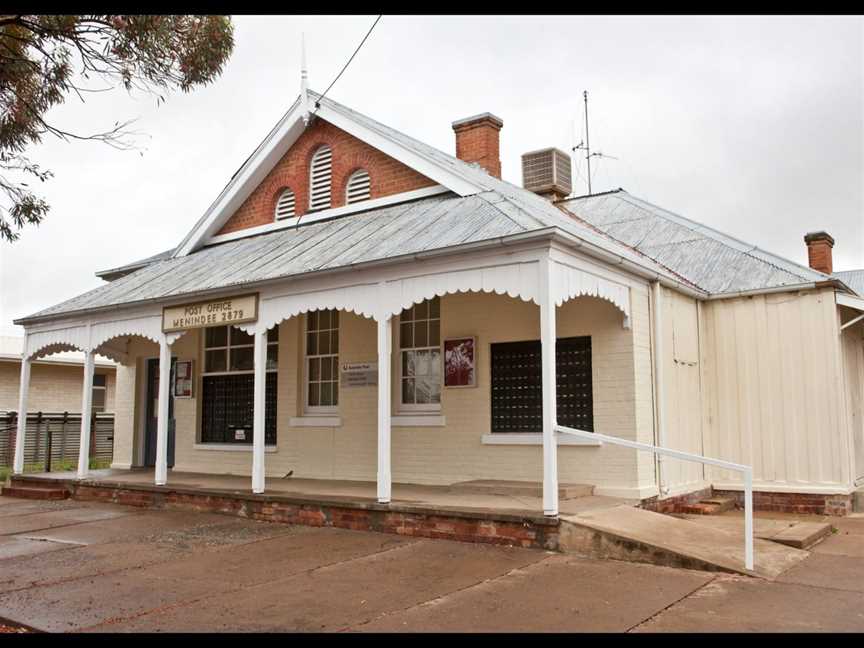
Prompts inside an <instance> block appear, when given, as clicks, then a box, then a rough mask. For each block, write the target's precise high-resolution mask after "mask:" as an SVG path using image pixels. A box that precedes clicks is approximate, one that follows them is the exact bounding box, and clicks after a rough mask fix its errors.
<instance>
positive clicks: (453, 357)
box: [444, 337, 477, 387]
mask: <svg viewBox="0 0 864 648" xmlns="http://www.w3.org/2000/svg"><path fill="white" fill-rule="evenodd" d="M475 353H476V344H475V339H474V338H473V337H464V338H451V339H449V340H444V386H445V387H475V386H476V385H477V369H476V355H475Z"/></svg>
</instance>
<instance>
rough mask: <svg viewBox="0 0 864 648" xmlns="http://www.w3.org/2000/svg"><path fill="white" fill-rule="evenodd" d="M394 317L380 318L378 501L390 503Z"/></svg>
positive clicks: (385, 316) (382, 316)
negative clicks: (391, 355)
mask: <svg viewBox="0 0 864 648" xmlns="http://www.w3.org/2000/svg"><path fill="white" fill-rule="evenodd" d="M392 326H393V317H392V316H389V315H386V314H382V315H380V316H379V318H378V501H379V502H380V503H382V504H388V503H389V502H390V494H391V472H390V389H391V387H390V351H391V348H392Z"/></svg>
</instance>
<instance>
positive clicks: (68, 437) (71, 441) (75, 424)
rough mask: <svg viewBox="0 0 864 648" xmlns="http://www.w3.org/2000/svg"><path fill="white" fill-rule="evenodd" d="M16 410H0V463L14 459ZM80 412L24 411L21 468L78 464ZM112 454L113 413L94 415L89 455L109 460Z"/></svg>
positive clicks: (48, 467)
mask: <svg viewBox="0 0 864 648" xmlns="http://www.w3.org/2000/svg"><path fill="white" fill-rule="evenodd" d="M17 428H18V414H17V412H2V411H0V466H12V463H13V460H14V458H15V434H16V431H17ZM80 441H81V414H76V413H73V412H32V413H29V414H27V434H26V436H25V442H24V465H25V470H27V471H31V470H44V471H46V472H48V471H50V470H51V469H52V467H53V468H54V469H69V468H70V464H71V466H73V467H74V466H77V465H78V448H79V445H80ZM113 455H114V414H113V413H108V414H94V415H93V416H92V417H91V423H90V458H91V459H96V460H101V461H107V462H109V463H110V461H111V459H112V457H113Z"/></svg>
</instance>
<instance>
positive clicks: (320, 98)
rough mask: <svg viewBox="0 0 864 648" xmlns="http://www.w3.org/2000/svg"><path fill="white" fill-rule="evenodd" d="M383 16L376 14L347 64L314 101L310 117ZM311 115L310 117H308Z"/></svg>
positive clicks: (316, 110)
mask: <svg viewBox="0 0 864 648" xmlns="http://www.w3.org/2000/svg"><path fill="white" fill-rule="evenodd" d="M383 15H384V14H378V17H377V18H376V19H375V22H373V23H372V26H371V27H370V28H369V31H367V32H366V35H365V36H364V37H363V40H362V41H360V44H359V45H358V46H357V49H355V50H354V53H353V54H352V55H351V58H349V59H348V62H347V63H345V65H344V66H342V69H341V70H340V71H339V74H337V75H336V78H335V79H333V82H332V83H331V84H330V85H329V86H327V89H326V90H325V91H324V92H323V93H322V94H321V96H320V97H318V99H317V100H316V101H315V110H313V111H312V115H314V114H315V113H316V112H318V109H319V108H320V107H321V100H322V99H323V98H324V97H325V96H326V95H327V93H328V92H330V88H332V87H333V86H334V85H335V84H336V82H337V81H338V80H339V77H341V76H342V73H343V72H345V70H346V69H347V68H348V66H349V65H351V61H353V60H354V57H355V56H357V52H359V51H360V48H361V47H363V43H365V42H366V39H367V38H369V34H371V33H372V30H373V29H375V25H377V24H378V21H379V20H381V16H383ZM312 115H310V117H311V116H312Z"/></svg>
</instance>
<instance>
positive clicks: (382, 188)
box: [218, 119, 437, 234]
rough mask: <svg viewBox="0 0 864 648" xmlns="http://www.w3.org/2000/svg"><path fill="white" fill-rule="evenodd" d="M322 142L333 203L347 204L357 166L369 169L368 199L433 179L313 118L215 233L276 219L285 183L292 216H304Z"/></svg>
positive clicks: (428, 183) (429, 183) (418, 186)
mask: <svg viewBox="0 0 864 648" xmlns="http://www.w3.org/2000/svg"><path fill="white" fill-rule="evenodd" d="M322 144H327V145H329V146H330V149H331V151H332V153H333V162H332V172H331V173H332V175H331V190H330V193H331V198H330V205H331V207H341V206H343V205H344V204H345V187H346V185H347V183H348V178H349V176H350V175H351V174H352V173H354V171H356V170H357V169H366V170H367V171H368V172H369V178H370V180H371V187H370V191H371V196H370V198H373V199H374V198H382V197H384V196H392V195H394V194H398V193H403V192H406V191H412V190H414V189H422V188H424V187H431V186H434V185H435V184H437V183H436V182H435V181H433V180H430V179H429V178H427V177H426V176H424V175H421V174H420V173H417V172H416V171H415V170H414V169H412V168H410V167H408V166H405V165H404V164H402V163H401V162H399V161H398V160H394V159H393V158H391V157H389V156H387V155H385V154H384V153H382V152H381V151H379V150H378V149H376V148H373V147H372V146H369V145H368V144H366V142H363V141H362V140H359V139H357V138H356V137H354V136H353V135H350V134H348V133H346V132H345V131H343V130H340V129H339V128H336V127H335V126H333V125H332V124H330V123H329V122H326V121H324V120H323V119H316V120H315V121H314V122H313V123H312V125H310V126H309V127H308V128H307V129H306V130H305V131H304V132H303V134H302V135H301V136H300V137H299V138H298V139H297V141H296V142H295V143H294V145H293V146H292V147H291V148H290V149H289V151H288V152H287V153H286V154H285V155H284V156H283V157H282V159H281V160H279V162H277V163H276V166H274V167H273V169H272V170H271V171H270V173H268V174H267V177H266V178H264V180H263V181H262V182H261V184H259V185H258V186H257V187H256V188H255V190H254V191H253V192H252V193H251V194H250V195H249V197H248V198H246V200H245V201H244V202H243V204H242V205H240V207H239V208H238V209H237V211H236V212H234V213H233V214H232V215H231V217H230V218H229V219H228V221H227V222H226V223H225V224H224V225H223V226H222V228H221V229H220V230H219V232H218V234H228V233H230V232H236V231H238V230H243V229H246V228H249V227H256V226H258V225H266V224H267V223H272V222H273V221H274V219H275V217H274V210H275V208H276V201H277V200H278V199H279V196H280V195H281V193H282V191H283V190H284V189H286V188H288V189H291V190H292V191H293V192H294V204H295V211H294V213H295V215H298V216H302V215H303V214H305V213H307V212H308V211H309V163H310V161H311V159H312V155H313V154H314V153H315V151H317V150H318V148H319V147H320V146H321V145H322Z"/></svg>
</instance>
